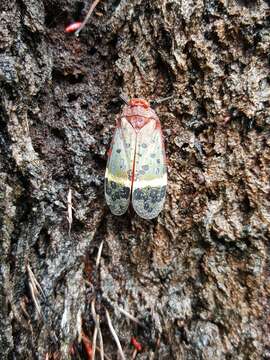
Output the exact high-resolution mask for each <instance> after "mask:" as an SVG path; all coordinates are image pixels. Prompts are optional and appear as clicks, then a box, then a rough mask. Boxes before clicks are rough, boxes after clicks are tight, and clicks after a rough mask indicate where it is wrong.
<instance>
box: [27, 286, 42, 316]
mask: <svg viewBox="0 0 270 360" xmlns="http://www.w3.org/2000/svg"><path fill="white" fill-rule="evenodd" d="M29 288H30V292H31V297H32V300H33V302H34V304H35V307H36V310H37V312H38V314H39V315H41V309H40V305H39V302H38V299H37V297H36V292H35V290H34V287H33V285H32V284H31V282H29Z"/></svg>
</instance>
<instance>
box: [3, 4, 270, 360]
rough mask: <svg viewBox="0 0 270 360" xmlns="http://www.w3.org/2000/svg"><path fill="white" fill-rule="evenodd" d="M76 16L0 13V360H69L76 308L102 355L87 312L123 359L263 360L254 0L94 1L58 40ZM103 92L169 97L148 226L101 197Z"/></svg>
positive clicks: (259, 88) (263, 247)
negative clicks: (158, 211)
mask: <svg viewBox="0 0 270 360" xmlns="http://www.w3.org/2000/svg"><path fill="white" fill-rule="evenodd" d="M88 7H89V4H88V1H85V2H83V1H73V0H43V1H35V0H20V1H19V0H17V1H14V0H9V1H7V0H2V1H1V4H0V82H1V90H0V96H1V105H0V106H1V110H0V126H1V129H0V146H1V148H0V150H1V152H0V210H1V212H0V218H1V228H0V234H1V235H0V237H1V242H0V261H1V271H0V339H1V341H0V353H1V359H45V358H46V359H56V358H60V357H61V358H63V359H67V358H69V357H73V358H75V359H80V358H81V359H86V358H87V354H86V352H85V350H86V349H85V347H83V345H82V343H80V341H79V340H78V335H79V333H80V332H81V329H83V331H84V333H85V335H86V336H88V337H89V338H90V339H92V335H93V331H94V322H93V318H92V315H91V309H90V303H91V301H92V299H93V298H96V310H97V312H98V313H99V314H100V318H101V329H102V333H103V336H104V343H105V352H106V354H107V355H108V356H110V358H111V359H116V358H117V348H116V346H115V343H114V340H113V337H112V336H111V334H110V332H109V329H108V326H107V321H106V317H105V308H107V309H108V311H109V313H110V314H111V317H112V322H113V325H114V327H115V329H116V332H117V334H118V336H119V339H120V341H121V344H122V346H123V349H124V352H125V354H126V358H127V359H130V358H131V354H132V352H133V347H132V345H131V344H130V339H131V337H136V339H137V340H138V341H140V342H141V344H142V346H143V352H141V353H140V354H138V355H137V358H138V359H218V360H219V359H254V360H255V359H256V360H257V359H270V347H269V344H270V338H269V332H270V329H269V316H270V304H269V295H270V288H269V226H270V213H269V210H270V208H269V207H270V186H269V180H270V176H269V165H270V164H269V162H270V140H269V134H270V116H269V107H270V106H269V96H270V80H269V58H268V56H269V47H270V35H269V1H263V0H258V1H255V0H204V1H203V0H154V1H152V0H146V1H143V0H134V1H127V0H121V1H120V0H114V1H112V0H103V1H102V2H101V3H100V4H99V5H98V7H97V9H96V11H95V13H94V15H93V17H92V18H91V20H90V21H89V23H88V25H87V27H86V28H85V29H84V30H83V32H82V33H81V35H80V37H79V38H76V37H74V36H73V35H67V34H65V33H64V28H65V26H66V25H68V24H69V23H70V21H72V20H80V19H83V17H84V16H85V14H86V11H87V9H88ZM120 93H123V94H126V95H128V96H129V97H134V96H140V97H143V98H146V99H148V100H149V99H159V98H162V97H167V96H170V95H173V98H172V99H171V100H169V101H167V102H165V103H163V104H162V105H160V106H158V107H157V109H156V111H157V113H158V115H159V117H160V120H161V122H162V126H163V129H164V135H165V141H166V148H167V155H168V168H169V186H168V196H167V200H166V206H165V210H164V212H163V213H162V215H160V216H159V218H158V219H157V220H153V221H144V220H142V219H140V218H138V217H137V216H136V215H135V214H134V212H133V210H132V209H130V211H129V212H128V213H127V214H126V215H125V216H122V217H120V218H118V217H115V216H113V215H111V214H110V212H109V211H108V208H107V206H106V204H105V202H104V196H103V179H104V171H105V166H106V150H107V148H108V145H109V142H110V139H111V135H112V130H113V128H114V119H115V115H116V114H117V113H119V112H120V111H121V106H122V104H121V101H120V99H119V94H120ZM69 189H72V194H73V199H72V200H73V207H74V211H73V224H72V228H71V234H70V236H69V227H68V221H67V194H68V190H69ZM102 241H104V248H103V252H102V256H101V265H100V269H99V271H97V268H96V266H95V261H96V257H97V251H98V248H99V246H100V244H101V242H102ZM29 268H31V270H32V272H33V274H34V276H35V278H36V279H37V281H38V282H39V283H40V285H41V287H42V289H43V292H44V296H41V295H37V294H36V303H35V302H34V298H35V296H33V291H34V290H33V286H34V285H33V281H34V280H33V278H32V280H31V275H30V274H31V272H30V271H29ZM39 307H40V311H39V312H38V309H39ZM118 307H121V308H123V309H125V310H126V311H128V312H129V313H130V314H132V315H133V316H136V317H137V318H138V319H139V320H140V321H141V322H143V324H144V326H143V327H142V326H138V325H136V324H135V323H134V322H133V321H128V319H127V318H126V317H125V316H124V315H123V314H121V313H120V312H119V309H118ZM46 356H47V357H46ZM97 356H99V355H98V353H97Z"/></svg>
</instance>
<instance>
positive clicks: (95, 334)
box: [91, 299, 98, 360]
mask: <svg viewBox="0 0 270 360" xmlns="http://www.w3.org/2000/svg"><path fill="white" fill-rule="evenodd" d="M95 303H96V300H95V299H93V300H92V302H91V312H92V316H93V319H94V321H95V330H94V334H93V341H92V346H93V354H92V360H95V354H96V347H97V333H98V329H97V318H96V310H95Z"/></svg>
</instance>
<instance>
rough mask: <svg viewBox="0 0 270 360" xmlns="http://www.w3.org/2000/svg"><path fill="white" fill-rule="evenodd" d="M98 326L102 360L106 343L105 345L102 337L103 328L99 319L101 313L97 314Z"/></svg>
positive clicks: (102, 359)
mask: <svg viewBox="0 0 270 360" xmlns="http://www.w3.org/2000/svg"><path fill="white" fill-rule="evenodd" d="M97 327H98V338H99V345H100V358H101V360H104V356H105V354H104V345H103V337H102V332H101V328H100V320H99V315H97Z"/></svg>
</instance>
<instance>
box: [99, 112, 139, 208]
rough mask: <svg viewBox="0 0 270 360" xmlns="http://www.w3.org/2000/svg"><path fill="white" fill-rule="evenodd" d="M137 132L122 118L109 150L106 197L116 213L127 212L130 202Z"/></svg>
mask: <svg viewBox="0 0 270 360" xmlns="http://www.w3.org/2000/svg"><path fill="white" fill-rule="evenodd" d="M135 147H136V132H135V130H134V129H133V127H132V126H131V125H130V123H129V122H128V121H127V119H126V118H121V120H120V124H119V126H118V127H117V128H116V130H115V133H114V136H113V140H112V145H111V148H110V150H109V157H108V161H107V167H106V173H105V198H106V202H107V204H108V206H109V207H110V209H111V212H112V213H113V214H114V215H122V214H124V213H125V212H126V210H127V209H128V206H129V202H130V193H131V186H132V171H133V162H134V156H135Z"/></svg>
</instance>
